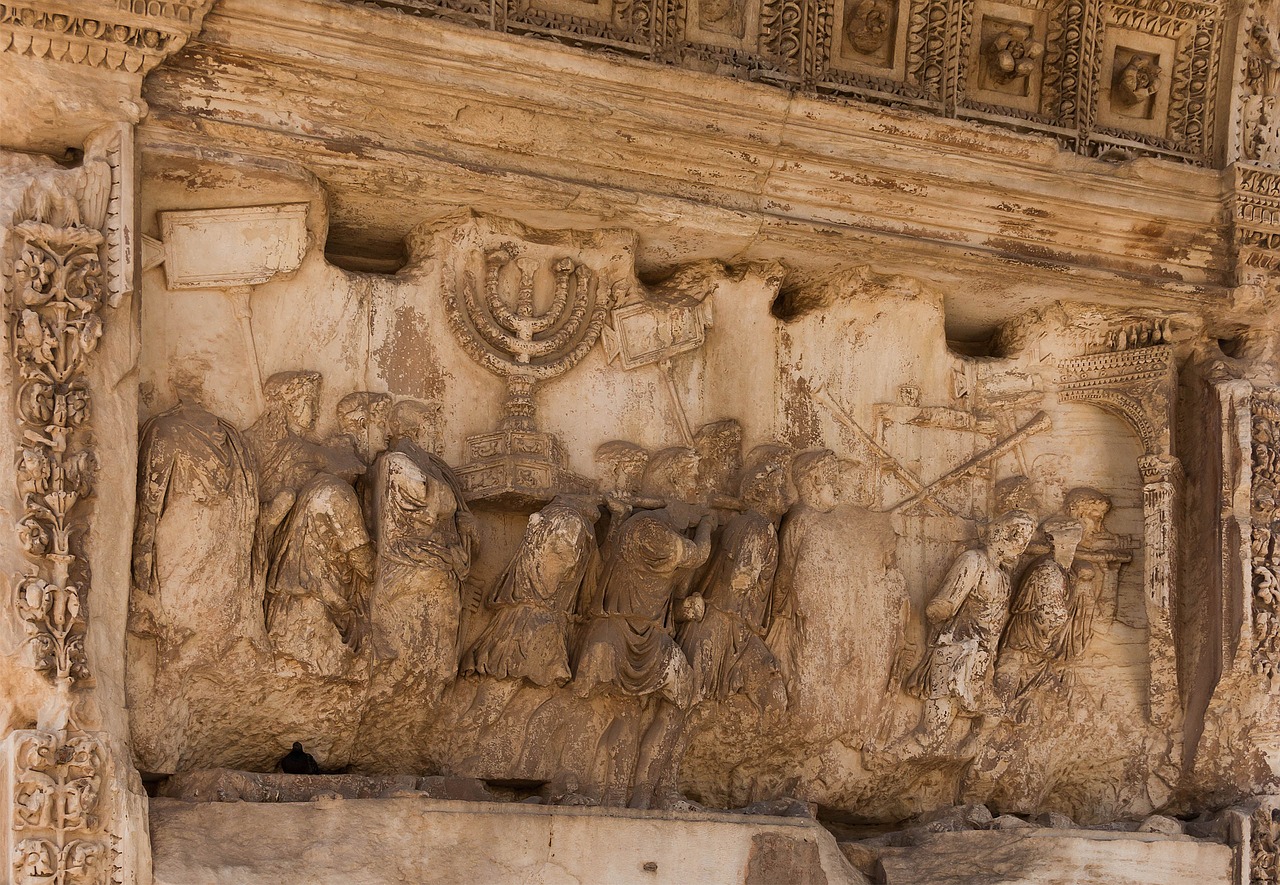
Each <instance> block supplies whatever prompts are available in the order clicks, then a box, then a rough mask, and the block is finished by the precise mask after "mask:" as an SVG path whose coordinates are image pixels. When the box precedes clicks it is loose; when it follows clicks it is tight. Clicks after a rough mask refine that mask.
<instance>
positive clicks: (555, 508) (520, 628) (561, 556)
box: [459, 496, 600, 686]
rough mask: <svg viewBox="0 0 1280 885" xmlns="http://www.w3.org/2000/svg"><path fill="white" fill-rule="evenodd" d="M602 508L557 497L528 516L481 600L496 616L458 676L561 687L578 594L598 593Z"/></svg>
mask: <svg viewBox="0 0 1280 885" xmlns="http://www.w3.org/2000/svg"><path fill="white" fill-rule="evenodd" d="M598 516H599V507H598V506H597V505H596V504H595V503H593V502H591V501H589V500H579V499H574V498H571V497H569V496H560V497H558V498H556V499H555V500H554V501H552V502H551V503H550V504H548V505H547V506H546V507H544V508H542V510H540V511H538V512H537V513H535V514H533V515H532V516H530V517H529V524H528V526H527V528H526V529H525V533H524V538H523V539H522V540H521V542H520V548H519V549H518V550H517V551H516V554H515V556H513V557H512V559H511V562H510V563H509V564H508V565H507V568H506V570H505V571H503V572H502V574H501V575H499V577H498V580H497V581H496V583H495V584H494V587H493V589H492V590H491V591H490V593H489V596H488V598H487V599H486V600H485V603H486V606H487V607H488V608H490V609H491V610H493V612H494V615H493V618H492V619H491V620H490V621H489V623H488V624H487V625H485V628H484V630H483V631H481V633H480V635H479V637H477V639H476V641H475V642H474V643H472V645H471V647H470V648H469V649H467V651H466V652H465V653H464V654H463V656H462V663H461V665H460V667H459V673H460V674H461V675H463V676H469V675H481V676H494V677H497V678H499V679H527V680H528V681H529V682H531V683H533V684H534V685H542V686H547V685H564V684H565V683H566V682H568V681H569V679H570V678H571V675H572V674H571V673H570V671H569V641H570V636H571V628H572V626H573V622H574V619H575V617H576V615H577V613H578V610H579V608H580V603H579V601H580V598H582V597H583V596H585V597H586V598H588V599H590V598H593V597H594V595H595V581H596V578H597V572H598V571H599V567H600V555H599V549H598V548H597V546H596V533H595V521H596V519H597V518H598Z"/></svg>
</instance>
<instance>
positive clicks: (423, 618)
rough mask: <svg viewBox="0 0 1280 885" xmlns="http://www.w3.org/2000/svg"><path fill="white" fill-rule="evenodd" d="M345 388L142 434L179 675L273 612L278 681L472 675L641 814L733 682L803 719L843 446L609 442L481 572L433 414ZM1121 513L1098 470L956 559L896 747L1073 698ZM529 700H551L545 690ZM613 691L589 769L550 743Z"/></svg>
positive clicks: (141, 629)
mask: <svg viewBox="0 0 1280 885" xmlns="http://www.w3.org/2000/svg"><path fill="white" fill-rule="evenodd" d="M321 385H322V378H321V376H320V374H319V373H316V372H309V371H296V372H285V373H280V374H276V375H273V376H271V377H270V378H268V379H267V380H266V382H265V384H264V391H263V393H264V399H265V408H264V410H263V412H262V415H261V417H260V418H259V419H258V420H257V421H256V422H254V423H253V424H252V425H251V426H249V427H247V428H245V429H243V430H241V429H237V428H235V427H233V426H231V425H230V424H229V423H227V422H226V421H224V420H222V419H220V418H218V417H217V416H215V415H213V414H211V413H209V412H208V411H205V410H204V409H202V408H200V407H199V406H196V405H193V404H188V403H180V404H179V405H177V406H176V407H174V408H172V409H170V410H168V411H166V412H163V413H161V414H159V415H157V416H155V417H153V418H152V419H150V420H149V421H148V422H147V424H146V425H145V426H144V428H143V432H142V439H141V445H140V482H139V493H138V521H137V529H136V535H135V546H134V557H133V568H134V581H135V585H136V587H137V590H138V592H137V593H135V604H134V612H133V621H132V624H131V629H132V630H133V632H134V633H135V634H142V635H149V636H152V637H154V638H155V640H156V642H157V643H158V644H159V647H160V648H161V653H162V655H163V656H164V657H165V659H166V661H167V662H168V668H170V669H172V670H173V671H174V672H179V671H181V670H182V669H183V667H184V666H190V665H195V664H196V663H198V662H200V661H207V660H209V659H210V657H211V656H212V657H213V658H215V659H216V656H217V655H218V653H219V648H220V647H221V648H225V647H226V644H227V643H229V642H230V641H232V640H234V639H235V638H236V637H237V636H238V635H241V634H245V633H246V632H247V633H249V634H253V633H254V632H255V631H257V632H260V634H261V636H262V641H263V642H264V643H265V644H266V646H267V647H269V649H270V653H271V655H272V657H273V660H274V662H275V668H276V672H277V674H279V675H281V676H287V677H293V678H296V679H310V680H313V681H314V680H320V681H321V682H324V681H328V682H330V683H332V684H341V683H354V684H358V685H361V686H363V687H364V688H363V690H365V691H367V693H368V696H369V697H370V698H374V699H376V698H378V697H381V698H383V699H392V698H397V697H400V698H406V697H428V698H437V699H438V698H440V697H441V696H442V695H443V694H444V693H445V692H446V691H453V692H455V693H456V692H458V691H462V690H463V689H462V688H460V687H459V686H462V685H466V686H467V688H466V689H465V690H466V691H467V692H468V694H467V700H466V702H465V704H463V705H462V706H463V708H464V709H463V710H462V712H461V713H460V714H459V715H460V716H461V719H462V720H464V721H465V722H466V723H469V724H472V725H476V724H479V725H480V726H481V731H483V727H486V726H489V725H492V724H493V723H494V722H495V721H496V720H497V719H499V718H500V717H501V716H502V715H503V711H504V710H508V709H522V710H524V715H522V717H521V718H522V719H525V720H527V721H526V722H524V724H523V725H522V728H523V729H524V731H523V734H524V738H523V743H524V744H525V745H524V746H523V748H521V752H522V754H523V756H524V757H525V759H526V760H528V759H535V760H540V761H535V762H533V763H530V764H528V765H526V767H525V769H526V770H527V771H535V770H537V771H543V772H544V774H542V775H541V776H542V777H544V778H549V777H550V775H549V774H546V773H545V772H548V771H550V772H554V773H556V774H557V775H558V776H560V777H561V779H562V780H564V779H566V778H567V779H568V780H569V781H570V782H571V786H570V787H569V788H566V792H569V793H573V794H577V792H578V791H581V793H582V794H585V795H587V796H588V798H589V801H601V802H605V803H608V804H624V803H629V804H631V805H632V806H635V807H649V806H651V805H656V806H660V807H678V806H680V805H681V803H683V802H685V801H686V800H684V799H683V798H682V797H681V795H680V793H679V789H678V788H679V780H678V777H679V762H680V757H681V754H682V752H683V748H684V747H685V746H686V744H687V741H688V739H689V737H690V735H689V734H688V733H687V732H688V730H689V729H688V727H689V726H690V723H691V722H698V721H701V719H702V718H704V717H700V716H698V715H693V711H705V710H706V709H707V708H708V707H712V706H714V705H717V704H722V703H726V702H728V701H730V700H735V701H737V702H740V703H747V704H749V705H750V707H751V708H752V709H754V710H755V711H756V712H757V713H758V714H759V715H760V716H761V717H774V718H776V717H780V716H782V715H784V714H785V712H786V711H787V709H788V704H789V702H790V699H791V698H790V696H791V695H792V694H793V693H794V691H795V677H794V674H795V673H796V671H797V668H798V666H799V665H800V662H802V661H803V658H804V656H805V654H806V633H807V632H808V629H811V626H812V625H810V626H809V627H808V628H807V626H806V618H807V617H808V616H809V613H807V612H806V611H805V606H804V601H803V599H802V598H801V597H800V596H799V595H798V594H797V592H796V588H795V586H794V579H795V575H796V573H797V568H798V567H800V566H801V565H802V562H803V560H804V559H805V557H807V556H812V555H813V550H812V549H810V548H811V547H812V546H813V543H814V542H813V540H812V537H813V531H814V529H813V526H814V524H815V523H817V522H820V521H821V520H822V519H823V517H824V515H825V514H829V513H831V512H832V511H833V510H834V509H836V508H837V507H838V506H840V496H841V485H842V477H843V476H844V474H845V472H846V470H845V468H846V467H847V465H846V464H844V463H842V461H841V459H839V458H838V457H837V456H836V454H835V453H834V452H832V451H830V450H827V449H805V450H800V451H796V450H794V449H792V448H790V447H788V446H785V445H782V444H781V443H776V442H770V443H764V444H760V445H755V446H753V447H749V448H746V447H744V440H743V431H742V427H741V426H740V425H739V424H738V422H737V421H734V420H723V421H717V422H713V423H711V424H707V425H705V426H703V427H702V428H700V429H699V430H698V431H697V432H696V433H695V434H694V437H693V440H692V445H678V446H671V447H668V448H663V449H660V450H657V451H648V450H646V449H645V448H642V447H640V446H638V445H635V444H633V443H630V442H625V441H613V442H608V443H605V444H603V445H601V446H600V447H599V448H598V449H597V451H596V452H595V467H596V474H597V475H596V477H595V488H594V489H586V488H581V487H575V488H574V489H573V490H572V491H570V492H565V493H560V494H555V495H548V497H549V498H550V500H549V501H545V502H543V504H542V506H541V507H540V508H539V509H536V510H534V512H532V513H531V515H528V516H527V523H526V524H525V527H524V530H523V535H522V537H521V538H520V541H519V543H518V545H517V546H516V547H515V551H514V553H513V554H511V555H510V556H509V559H508V560H507V561H506V565H505V567H503V568H501V570H500V571H498V572H497V577H496V578H493V579H491V580H489V581H487V582H484V583H482V584H478V582H477V581H475V580H473V579H472V577H471V574H472V570H473V565H474V564H475V563H476V562H477V559H478V557H480V556H481V555H482V551H481V543H480V541H481V532H480V530H479V521H478V519H477V516H476V515H475V514H473V512H472V510H471V508H470V507H469V502H468V494H467V492H466V490H465V489H464V486H463V483H461V482H460V481H459V479H458V477H457V475H456V474H455V471H454V470H453V469H451V468H450V466H449V465H448V464H446V463H445V462H444V461H443V460H442V459H441V458H440V457H439V456H438V455H437V454H436V451H437V448H438V444H439V440H438V439H436V429H437V418H436V416H435V414H434V413H433V410H432V409H431V408H430V407H429V406H427V405H426V404H423V403H421V402H418V401H416V400H412V399H400V400H398V401H396V400H393V398H392V397H391V396H389V395H387V394H381V393H371V392H355V393H351V394H348V395H346V396H344V397H342V398H341V399H340V400H339V402H338V406H337V416H336V418H337V427H338V432H337V434H336V435H333V436H331V437H329V438H327V439H322V438H320V437H319V436H318V435H317V433H316V428H317V426H318V419H319V414H318V412H319V403H320V399H321ZM744 448H745V451H744ZM922 500H923V499H922ZM1109 508H1110V501H1109V499H1108V498H1107V496H1106V495H1104V494H1103V493H1101V492H1099V491H1096V490H1094V489H1089V488H1077V489H1074V490H1072V491H1070V492H1069V493H1068V494H1067V495H1066V496H1065V499H1064V504H1063V512H1060V513H1055V514H1051V515H1049V516H1047V518H1045V519H1044V520H1043V522H1038V520H1037V518H1036V517H1035V516H1033V515H1032V514H1031V513H1028V512H1027V511H1025V510H1021V509H1010V510H1008V511H1007V512H1003V513H1000V514H998V515H997V516H996V517H995V518H993V519H991V520H990V521H989V523H988V525H987V526H986V527H985V529H984V531H983V533H982V536H981V537H980V538H979V539H978V542H977V543H976V544H975V545H974V546H973V549H969V550H966V551H964V552H962V553H960V554H959V556H958V557H957V558H956V559H955V560H954V563H953V564H952V565H951V567H950V569H949V571H948V572H947V574H946V577H945V578H944V579H943V581H942V583H941V585H940V586H939V587H937V588H936V590H935V591H933V592H932V593H931V594H930V595H928V596H927V599H928V602H927V606H926V607H925V609H924V612H923V613H922V614H921V616H922V617H923V619H924V624H925V625H926V627H927V640H926V646H925V647H924V648H923V649H920V650H919V653H918V654H916V655H915V658H916V660H914V661H912V662H911V663H912V664H913V666H909V667H907V668H903V670H902V671H901V688H902V689H903V690H905V691H906V692H909V693H910V694H913V695H915V696H916V697H918V698H920V699H921V700H922V701H923V712H922V714H921V718H920V720H919V722H918V724H917V725H916V727H915V728H914V729H913V730H911V731H910V732H908V733H906V734H901V735H897V736H895V739H894V740H893V741H892V742H891V744H890V745H889V746H886V747H883V748H881V750H880V751H879V757H880V758H881V759H883V760H887V761H888V762H899V761H902V760H906V759H911V758H919V757H923V756H928V755H933V754H949V753H956V752H963V745H965V744H966V743H967V744H972V742H973V740H974V739H975V737H976V736H978V735H980V734H981V733H982V731H983V729H984V728H986V729H989V728H991V727H992V724H993V723H995V722H1000V721H1005V722H1012V723H1022V722H1026V721H1027V720H1028V719H1030V718H1034V715H1035V714H1034V709H1035V708H1034V705H1033V704H1031V703H1030V700H1031V698H1032V697H1033V696H1035V695H1036V694H1037V693H1043V692H1055V691H1056V692H1063V691H1067V690H1069V679H1068V672H1069V668H1070V665H1071V662H1072V660H1073V659H1075V658H1076V657H1078V656H1079V655H1080V654H1081V653H1082V652H1083V651H1084V649H1085V647H1086V646H1087V645H1088V643H1089V640H1090V637H1091V635H1092V631H1093V621H1094V619H1095V617H1096V616H1097V613H1098V609H1099V605H1100V601H1101V600H1102V598H1103V596H1104V590H1105V588H1106V586H1107V584H1108V582H1107V581H1106V580H1104V575H1105V574H1108V573H1110V574H1111V576H1112V580H1114V570H1115V569H1114V564H1115V562H1117V561H1122V560H1125V559H1127V556H1126V555H1124V554H1123V553H1121V552H1118V539H1117V538H1116V537H1115V536H1114V535H1111V534H1110V533H1109V532H1107V530H1106V529H1105V527H1104V525H1103V521H1104V519H1105V517H1106V514H1107V511H1108V509H1109ZM531 509H533V508H532V507H526V508H525V510H524V512H525V513H528V511H529V510H531ZM522 518H523V517H522ZM848 543H849V544H851V545H853V544H857V543H858V539H857V538H852V537H851V538H848ZM1108 564H1110V565H1111V566H1112V568H1110V569H1108V568H1107V565H1108ZM219 582H221V583H219ZM217 586H221V587H223V588H225V590H224V595H223V596H222V597H221V598H219V597H218V596H217V595H216V594H212V595H211V594H210V588H211V587H217ZM1112 589H1114V587H1112ZM846 626H847V628H848V629H850V630H855V629H856V628H857V625H854V624H849V625H846ZM220 644H221V645H220ZM521 692H524V693H529V692H533V693H534V694H535V695H536V698H535V699H534V700H533V701H529V702H526V703H524V705H523V706H521V704H520V703H519V702H518V700H517V695H519V694H520V693H521ZM595 698H603V699H606V701H607V703H611V704H613V706H609V707H606V710H605V714H604V715H605V716H606V721H605V722H604V723H602V724H601V726H600V728H599V729H598V735H600V737H599V738H598V739H597V741H596V747H595V749H594V753H593V752H587V753H586V754H585V757H586V758H589V759H591V761H589V762H587V763H583V764H582V765H581V766H577V767H582V768H583V769H584V770H583V771H581V772H578V773H573V769H574V768H575V763H574V762H573V761H572V760H571V759H569V758H568V757H569V755H570V754H566V753H564V752H563V747H560V748H553V747H549V746H547V745H548V744H552V743H558V744H564V743H566V742H571V739H570V738H568V737H566V735H565V733H564V721H565V720H566V719H569V720H572V719H573V718H574V717H575V716H579V715H582V714H581V713H575V712H573V707H572V705H573V704H575V703H578V704H581V703H587V702H590V701H591V700H592V699H595ZM628 705H630V706H628ZM598 708H599V705H597V709H598ZM545 721H551V722H552V724H551V725H546V726H545V727H540V725H539V723H540V722H545ZM557 723H558V724H557ZM557 729H558V730H557ZM622 731H627V732H629V734H628V735H626V736H622V737H620V736H619V734H620V732H622ZM539 735H541V737H539ZM539 742H541V745H539ZM620 746H626V747H629V749H628V750H626V751H620V750H619V749H618V748H619V747H620ZM602 748H603V749H602ZM553 751H554V752H555V753H557V754H558V755H557V757H556V759H555V760H553V761H552V762H550V763H548V762H546V758H547V754H548V753H551V752H553ZM601 754H603V755H605V756H607V757H608V758H607V759H605V760H603V761H602V759H601V758H600V757H601ZM873 755H874V754H873ZM593 756H594V758H592V757H593ZM518 767H519V766H517V768H518ZM566 772H569V774H566ZM592 772H594V774H593V773H592ZM587 785H590V786H587Z"/></svg>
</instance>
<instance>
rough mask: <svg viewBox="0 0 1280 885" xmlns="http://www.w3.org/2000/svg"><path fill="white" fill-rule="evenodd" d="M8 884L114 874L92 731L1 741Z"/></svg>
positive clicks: (91, 879)
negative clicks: (6, 812) (7, 811)
mask: <svg viewBox="0 0 1280 885" xmlns="http://www.w3.org/2000/svg"><path fill="white" fill-rule="evenodd" d="M4 760H5V763H6V764H5V792H4V795H5V796H6V797H8V804H9V811H10V821H9V822H8V826H6V827H5V832H6V833H7V834H8V842H9V844H8V845H7V846H6V847H7V849H8V850H7V851H6V852H5V857H7V858H9V859H10V860H9V867H8V874H9V876H10V877H11V878H8V879H7V881H11V882H13V883H14V885H94V883H100V882H104V883H105V882H112V881H118V880H117V879H115V877H114V876H113V870H114V868H115V863H114V859H113V851H112V847H111V843H110V837H109V833H108V832H107V829H106V826H105V824H106V817H105V815H104V814H103V809H104V806H105V805H106V803H105V802H104V786H105V783H104V781H105V778H106V772H107V771H108V770H109V760H108V757H107V749H106V746H105V745H104V744H103V742H102V741H100V740H98V738H96V737H95V736H93V735H88V734H70V733H67V732H50V731H36V730H24V731H15V732H13V733H12V734H10V735H9V737H8V739H7V740H6V741H5V744H4Z"/></svg>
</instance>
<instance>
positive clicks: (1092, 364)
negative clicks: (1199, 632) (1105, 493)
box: [1058, 320, 1182, 726]
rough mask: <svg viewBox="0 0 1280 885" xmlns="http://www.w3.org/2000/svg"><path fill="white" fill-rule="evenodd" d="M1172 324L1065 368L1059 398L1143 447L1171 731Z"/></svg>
mask: <svg viewBox="0 0 1280 885" xmlns="http://www.w3.org/2000/svg"><path fill="white" fill-rule="evenodd" d="M1169 334H1170V330H1169V327H1168V323H1167V322H1165V321H1161V320H1154V321H1147V322H1139V323H1137V324H1136V325H1132V326H1127V327H1125V328H1123V329H1121V330H1119V331H1118V333H1116V334H1114V335H1112V336H1111V337H1110V339H1109V341H1108V346H1107V349H1106V350H1105V351H1104V352H1102V353H1094V354H1088V355H1086V356H1082V357H1077V358H1074V359H1069V360H1063V361H1062V363H1061V364H1060V367H1059V368H1060V369H1061V372H1062V378H1061V382H1060V386H1059V390H1058V398H1059V400H1061V401H1062V402H1083V403H1090V404H1092V405H1094V406H1097V407H1098V408H1100V409H1103V410H1104V411H1108V412H1111V413H1112V414H1114V415H1117V416H1118V417H1120V418H1122V419H1123V420H1124V421H1125V422H1126V423H1127V424H1128V425H1129V426H1130V427H1131V428H1133V430H1134V431H1135V432H1136V433H1137V435H1138V437H1139V439H1141V441H1142V448H1143V453H1144V454H1143V456H1142V457H1141V458H1139V459H1138V469H1139V470H1140V472H1141V474H1142V510H1143V526H1144V528H1143V533H1144V536H1145V538H1144V547H1143V550H1144V555H1143V582H1144V587H1145V589H1146V608H1147V631H1148V632H1147V643H1148V653H1149V654H1150V666H1151V684H1150V715H1151V719H1152V721H1153V722H1154V723H1156V724H1157V725H1161V726H1166V725H1171V724H1173V723H1174V722H1175V721H1176V719H1177V717H1178V715H1179V710H1180V703H1179V700H1178V685H1177V665H1176V661H1175V658H1174V646H1173V612H1172V611H1171V608H1170V604H1171V600H1172V599H1173V593H1174V587H1175V580H1176V574H1175V571H1176V568H1177V561H1178V546H1177V545H1178V538H1177V519H1176V514H1177V508H1178V506H1179V504H1178V500H1179V496H1180V487H1181V482H1182V471H1181V465H1180V464H1179V462H1178V459H1177V458H1175V457H1173V455H1172V454H1171V451H1170V428H1171V427H1172V425H1173V395H1174V390H1175V386H1176V383H1177V368H1176V365H1175V363H1174V354H1173V346H1172V345H1171V344H1169V343H1167V341H1168V337H1169Z"/></svg>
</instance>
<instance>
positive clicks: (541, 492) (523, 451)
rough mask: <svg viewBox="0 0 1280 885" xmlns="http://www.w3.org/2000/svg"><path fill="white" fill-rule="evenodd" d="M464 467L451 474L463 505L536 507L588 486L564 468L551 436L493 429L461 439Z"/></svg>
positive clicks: (588, 490)
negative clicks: (464, 445) (464, 443)
mask: <svg viewBox="0 0 1280 885" xmlns="http://www.w3.org/2000/svg"><path fill="white" fill-rule="evenodd" d="M467 453H468V458H467V463H466V464H463V465H462V466H461V467H459V468H458V469H457V471H456V473H457V476H458V480H459V481H460V482H461V483H462V492H463V494H464V495H465V496H466V499H467V503H468V504H479V505H485V506H494V507H510V508H519V509H536V508H538V507H541V506H542V505H544V504H546V503H547V502H549V501H550V500H551V499H552V498H554V497H555V496H556V495H560V494H578V495H582V494H590V493H591V492H592V491H593V487H592V483H591V481H590V480H588V479H586V478H585V477H582V476H579V475H578V474H576V473H574V472H573V471H571V470H569V469H568V468H567V467H566V466H565V464H566V460H565V457H564V450H563V449H562V448H561V446H560V441H559V440H558V439H556V437H555V436H554V435H553V434H550V433H539V432H537V431H523V430H499V431H496V432H494V433H485V434H481V435H479V436H469V437H467Z"/></svg>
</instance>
